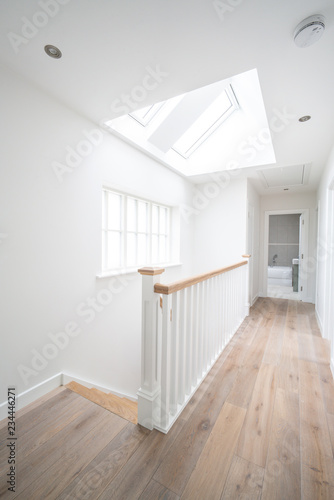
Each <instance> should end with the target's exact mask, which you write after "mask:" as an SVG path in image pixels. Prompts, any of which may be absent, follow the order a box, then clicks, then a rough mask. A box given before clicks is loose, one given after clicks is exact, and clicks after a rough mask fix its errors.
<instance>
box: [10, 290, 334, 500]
mask: <svg viewBox="0 0 334 500" xmlns="http://www.w3.org/2000/svg"><path fill="white" fill-rule="evenodd" d="M17 426H18V434H17V435H18V441H17V443H18V468H17V489H16V493H11V492H6V488H7V486H6V477H5V475H6V473H7V469H8V464H7V452H5V453H2V454H1V457H0V471H1V484H0V497H1V498H10V499H12V498H18V499H24V500H38V499H41V500H42V499H43V500H45V499H64V500H65V499H80V500H83V499H89V500H94V499H100V500H102V499H103V500H110V499H124V500H131V499H141V500H155V499H164V500H176V499H179V498H182V499H191V500H194V499H198V500H213V499H224V500H225V499H233V500H234V499H237V498H242V499H270V500H275V499H277V500H278V499H279V500H290V499H291V500H297V499H299V498H303V499H310V500H317V499H326V498H327V499H334V461H333V449H334V384H333V379H332V376H331V372H330V367H329V347H328V343H327V341H326V340H324V339H322V338H321V336H320V333H319V330H318V327H317V324H316V320H315V316H314V307H313V306H312V305H310V304H303V303H300V302H294V301H287V300H282V299H259V300H258V301H257V303H256V304H255V306H254V307H253V308H252V310H251V314H250V316H249V317H248V318H247V320H246V321H245V322H244V323H243V325H242V326H241V328H240V329H239V330H238V332H237V333H236V335H235V336H234V338H233V339H232V341H231V343H230V344H229V345H228V346H227V348H226V349H225V351H224V353H223V355H222V356H221V357H220V358H219V360H218V361H217V363H216V364H215V366H214V368H213V369H212V370H211V372H210V374H209V375H208V377H207V378H206V380H205V381H204V382H203V384H202V385H201V387H200V389H199V390H198V391H197V393H196V394H195V396H194V397H193V399H192V400H191V402H190V404H188V406H187V407H186V408H185V410H184V412H183V413H182V414H181V417H180V418H179V419H178V421H177V422H176V423H175V424H174V426H173V427H172V429H171V430H170V432H169V433H168V434H167V435H163V434H161V433H159V432H157V431H152V432H148V431H146V430H144V429H142V428H140V427H139V426H138V425H134V424H133V423H131V422H128V421H127V420H125V419H123V418H121V417H119V416H117V415H114V414H113V413H111V412H109V411H107V410H105V409H104V408H102V407H101V406H98V405H96V404H94V403H93V402H91V401H88V400H87V399H85V398H83V397H81V396H80V395H78V394H76V393H75V392H73V391H70V390H68V389H67V388H60V389H59V390H57V391H56V392H54V393H50V394H49V395H48V396H47V397H44V398H42V402H41V403H40V404H38V403H35V404H33V405H32V408H31V409H28V408H27V409H24V410H23V411H22V414H21V416H20V417H19V418H18V420H17ZM6 437H7V435H6V428H2V429H0V442H1V446H2V448H1V449H2V450H4V448H5V441H4V440H5V439H6Z"/></svg>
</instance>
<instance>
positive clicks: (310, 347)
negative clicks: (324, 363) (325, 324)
mask: <svg viewBox="0 0 334 500" xmlns="http://www.w3.org/2000/svg"><path fill="white" fill-rule="evenodd" d="M298 348H299V359H303V360H305V361H310V362H311V363H315V362H316V361H317V355H316V352H315V349H314V342H313V336H312V335H307V334H305V333H299V334H298Z"/></svg>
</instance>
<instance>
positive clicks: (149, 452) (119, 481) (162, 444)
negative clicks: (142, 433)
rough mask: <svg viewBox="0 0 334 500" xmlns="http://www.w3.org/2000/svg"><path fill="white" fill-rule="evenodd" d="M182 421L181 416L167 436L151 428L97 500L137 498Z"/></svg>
mask: <svg viewBox="0 0 334 500" xmlns="http://www.w3.org/2000/svg"><path fill="white" fill-rule="evenodd" d="M184 424H185V421H184V420H183V418H182V416H181V417H180V418H179V419H178V420H177V421H176V422H175V424H174V425H173V427H172V428H171V430H170V431H169V432H168V434H167V435H164V434H162V433H161V432H158V431H156V430H153V431H152V432H151V433H150V434H149V436H147V438H146V439H145V441H144V442H143V443H142V444H141V445H140V446H139V447H138V448H137V449H136V451H135V453H134V454H133V455H132V456H131V458H130V459H129V460H128V461H127V463H126V464H125V465H124V467H123V468H122V469H121V470H120V472H119V473H118V474H117V476H116V477H115V478H114V479H113V481H111V483H110V484H109V485H108V487H107V488H106V489H105V490H104V491H103V493H102V494H101V495H100V496H99V500H112V499H114V500H137V499H138V498H139V497H140V495H141V494H142V493H143V491H144V490H145V488H146V487H147V485H148V483H149V482H150V481H151V479H152V478H153V475H154V472H155V471H156V469H157V468H158V466H159V464H160V463H161V462H162V460H163V458H164V456H165V455H166V454H167V453H168V450H169V448H170V447H171V446H172V444H173V442H174V441H175V439H176V438H177V436H178V434H179V433H180V431H181V430H182V428H183V426H184Z"/></svg>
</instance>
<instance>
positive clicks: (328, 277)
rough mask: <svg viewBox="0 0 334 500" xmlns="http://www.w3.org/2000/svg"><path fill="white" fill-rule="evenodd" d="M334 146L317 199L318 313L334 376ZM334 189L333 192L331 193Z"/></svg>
mask: <svg viewBox="0 0 334 500" xmlns="http://www.w3.org/2000/svg"><path fill="white" fill-rule="evenodd" d="M333 181H334V147H333V149H332V152H331V155H330V157H329V159H328V162H327V165H326V168H325V170H324V173H323V175H322V178H321V182H320V185H319V189H318V193H317V199H318V208H319V219H318V220H319V224H318V241H317V248H318V269H317V296H316V312H317V317H318V322H319V325H320V328H321V331H322V335H323V336H324V337H326V338H327V339H329V340H330V341H331V366H332V371H333V373H334V331H333V321H334V313H333V300H334V246H333V243H334V238H333V235H334V213H333V202H332V201H331V198H333V196H334V194H333V191H332V190H333V188H334V185H333ZM330 188H331V190H330Z"/></svg>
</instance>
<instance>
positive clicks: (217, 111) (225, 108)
mask: <svg viewBox="0 0 334 500" xmlns="http://www.w3.org/2000/svg"><path fill="white" fill-rule="evenodd" d="M238 107H239V106H238V102H237V100H236V98H235V95H234V92H233V89H232V86H231V85H229V87H228V88H226V89H225V90H224V91H223V92H222V93H221V94H220V95H219V96H218V97H217V98H216V99H215V100H214V101H213V102H212V104H211V105H210V106H209V107H208V108H206V109H205V110H204V112H203V113H202V114H201V115H200V116H199V118H197V120H196V121H195V122H194V123H193V124H192V125H191V126H190V127H189V128H188V130H186V132H185V133H184V134H183V135H182V136H181V137H180V139H179V140H178V141H176V143H175V144H174V145H173V149H174V151H176V153H179V154H180V155H181V156H183V158H185V159H187V158H189V156H190V155H191V154H192V153H193V152H194V151H196V149H197V148H198V147H199V146H200V145H201V144H202V143H203V142H204V141H205V140H206V139H207V138H208V137H209V136H210V135H211V134H212V133H213V132H214V131H215V130H217V128H218V127H219V126H220V125H221V124H222V123H223V122H224V121H225V120H227V118H228V117H229V116H230V115H231V114H232V113H233V111H235V110H236V109H238Z"/></svg>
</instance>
